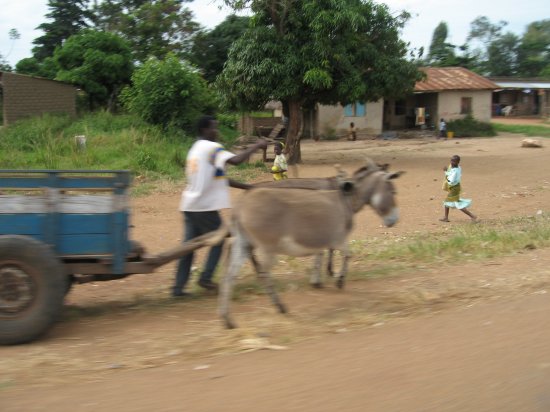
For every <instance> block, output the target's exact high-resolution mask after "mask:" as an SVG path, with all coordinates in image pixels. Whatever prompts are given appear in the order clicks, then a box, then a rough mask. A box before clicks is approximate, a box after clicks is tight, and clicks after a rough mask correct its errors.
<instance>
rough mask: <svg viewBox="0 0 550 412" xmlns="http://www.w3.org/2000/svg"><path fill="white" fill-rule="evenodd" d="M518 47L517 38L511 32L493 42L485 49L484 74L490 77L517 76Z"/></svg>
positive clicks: (518, 40) (518, 41)
mask: <svg viewBox="0 0 550 412" xmlns="http://www.w3.org/2000/svg"><path fill="white" fill-rule="evenodd" d="M519 45H520V39H519V37H518V36H516V35H515V34H514V33H511V32H508V33H506V34H503V35H502V36H500V37H499V38H497V39H495V40H493V41H492V42H491V43H490V44H489V47H487V62H486V63H485V65H484V66H485V69H486V70H485V74H490V75H491V76H515V75H517V72H518V49H519Z"/></svg>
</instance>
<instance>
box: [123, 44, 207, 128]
mask: <svg viewBox="0 0 550 412" xmlns="http://www.w3.org/2000/svg"><path fill="white" fill-rule="evenodd" d="M120 98H121V101H122V103H123V104H124V107H125V108H126V109H127V110H128V111H129V112H131V113H134V114H136V115H138V116H139V117H141V118H142V119H143V120H145V121H147V122H149V123H152V124H158V125H161V126H163V127H164V128H167V127H169V126H175V127H181V128H183V129H184V130H186V131H187V132H189V133H191V132H194V130H193V127H194V126H195V122H196V120H197V119H198V118H199V116H200V115H201V114H203V113H205V112H208V111H211V109H212V106H213V102H214V100H213V95H212V94H211V92H210V90H209V89H208V86H207V84H206V82H205V81H204V79H203V78H202V77H201V76H200V74H199V73H198V72H197V71H196V70H194V69H193V68H192V67H191V66H189V65H188V64H186V63H184V62H181V61H180V60H179V59H178V58H177V57H176V56H175V55H168V57H166V59H165V60H158V59H156V58H151V59H149V60H148V61H147V62H146V63H145V64H144V65H143V66H142V67H140V68H139V69H137V70H136V71H135V72H134V74H133V75H132V86H130V87H126V88H125V89H124V90H123V91H122V93H121V96H120Z"/></svg>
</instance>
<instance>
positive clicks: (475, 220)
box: [471, 216, 479, 223]
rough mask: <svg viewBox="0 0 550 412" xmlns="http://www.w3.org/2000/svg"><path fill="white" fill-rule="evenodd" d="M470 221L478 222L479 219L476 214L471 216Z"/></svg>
mask: <svg viewBox="0 0 550 412" xmlns="http://www.w3.org/2000/svg"><path fill="white" fill-rule="evenodd" d="M471 219H472V223H479V219H478V218H477V216H472V218H471Z"/></svg>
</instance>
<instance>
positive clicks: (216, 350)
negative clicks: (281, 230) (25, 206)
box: [0, 135, 550, 412]
mask: <svg viewBox="0 0 550 412" xmlns="http://www.w3.org/2000/svg"><path fill="white" fill-rule="evenodd" d="M520 141H521V137H520V136H513V135H509V136H502V137H498V138H495V139H449V140H446V141H435V140H434V139H412V140H399V141H379V140H377V141H357V142H319V143H312V142H307V143H305V144H304V147H303V157H304V161H305V165H304V166H302V167H300V169H299V173H300V176H302V177H307V176H330V175H333V174H334V168H333V164H334V163H341V164H342V165H343V166H344V167H345V168H346V169H347V170H353V169H354V168H355V167H357V166H358V165H359V164H360V163H361V162H362V161H363V158H364V156H365V155H368V156H370V157H372V158H374V159H375V160H376V161H379V162H388V163H390V164H391V165H392V170H405V171H406V172H407V173H406V174H405V175H404V176H403V177H402V178H400V179H399V180H398V181H396V186H397V190H398V201H399V204H400V208H401V215H402V219H401V221H400V222H399V224H398V225H397V226H395V227H393V228H391V229H388V228H384V227H382V226H381V222H380V220H379V219H378V217H376V216H375V215H374V214H373V213H372V211H370V210H364V211H362V212H361V213H360V214H359V215H358V216H357V218H356V224H355V228H354V231H353V233H352V239H364V238H366V237H369V239H380V241H393V240H395V241H398V240H399V239H402V238H404V237H406V236H409V235H410V234H416V235H418V234H421V235H425V236H429V235H430V233H434V232H440V231H445V230H452V228H456V227H459V226H460V225H464V224H468V220H467V218H466V217H465V216H462V215H459V214H458V213H454V214H453V213H451V216H450V217H451V223H450V224H443V223H441V222H438V220H437V218H438V217H440V214H441V212H442V210H441V200H442V198H443V192H442V191H441V178H442V171H441V168H442V167H443V166H444V165H445V164H447V163H448V159H449V157H450V156H451V155H453V154H455V153H458V154H460V155H461V156H462V158H463V161H462V165H463V167H464V187H465V193H464V194H465V196H466V197H472V198H473V199H474V203H473V208H472V210H473V211H474V212H475V213H477V214H478V215H479V216H480V217H481V219H482V221H485V222H486V223H487V224H491V222H493V221H497V220H499V219H507V218H510V217H514V216H533V215H536V214H537V212H538V211H539V210H540V211H543V213H548V210H549V208H548V205H549V204H550V177H549V176H548V154H547V149H546V148H543V149H522V148H520ZM545 142H546V140H545ZM265 178H266V179H269V176H268V175H266V177H265ZM235 195H238V194H237V193H235ZM179 197H180V189H179V188H178V187H167V188H166V189H165V190H163V191H160V192H159V193H155V194H154V195H151V196H147V197H140V198H136V199H134V200H133V204H132V212H133V216H132V217H133V218H132V221H133V224H134V226H135V227H134V229H133V233H132V237H133V238H134V239H137V240H139V241H141V242H142V243H144V244H145V246H146V247H147V249H148V250H149V251H151V252H153V253H154V252H156V251H160V250H164V249H168V248H170V247H172V246H173V245H174V244H175V243H177V242H179V240H180V237H181V226H180V225H181V222H180V220H181V217H180V216H179V213H178V211H177V205H178V202H179ZM200 255H201V254H200V253H199V258H200V257H201V256H200ZM549 261H550V250H546V249H544V250H526V251H525V252H524V253H521V254H518V255H513V256H509V257H503V258H499V259H491V260H487V261H482V262H466V263H464V264H461V265H460V266H453V267H445V266H442V267H437V266H427V267H426V266H419V267H418V268H417V269H416V270H414V271H412V272H410V273H409V272H407V273H399V274H398V275H393V276H387V277H383V278H373V279H369V280H361V281H360V280H358V281H351V282H349V283H348V284H347V286H346V289H345V291H343V292H339V291H338V290H336V289H335V288H333V286H332V285H330V286H329V287H327V288H326V289H325V290H322V291H312V290H310V289H309V288H307V286H306V285H305V284H304V282H305V281H304V279H305V276H304V274H303V271H304V267H305V266H307V265H309V259H295V260H293V259H286V258H284V257H281V260H280V261H279V264H278V265H277V270H278V271H279V276H281V277H283V278H284V279H285V281H287V282H288V283H289V285H290V286H289V290H288V291H286V292H285V293H284V295H283V296H282V297H283V299H284V300H285V302H286V303H287V304H288V306H289V308H290V309H291V314H290V315H289V316H286V317H285V316H281V315H279V314H277V313H275V312H274V310H273V308H272V307H271V306H270V304H269V302H268V300H267V298H266V297H265V296H262V295H258V294H242V295H241V296H240V297H239V299H238V301H237V302H236V304H235V307H234V310H235V314H236V319H237V320H238V322H239V323H240V325H241V328H239V329H237V330H236V331H232V332H227V331H225V330H223V329H221V328H220V325H219V323H218V320H217V318H216V315H215V312H216V299H215V298H214V297H208V296H202V297H199V298H197V299H194V300H190V301H185V302H173V301H170V300H169V299H168V291H169V288H170V285H171V283H172V280H173V272H174V265H173V264H171V265H167V266H166V267H164V268H162V269H161V270H159V272H158V273H156V274H154V275H136V276H133V277H130V278H127V279H124V280H121V281H113V282H105V283H92V284H87V285H79V286H76V287H75V288H74V290H73V291H72V292H71V293H70V294H69V296H68V298H67V307H66V310H65V315H64V319H63V321H62V322H60V323H59V324H58V325H56V327H55V328H54V329H53V330H52V332H51V333H50V334H49V335H48V336H47V337H45V338H44V339H42V340H40V341H38V342H35V343H32V344H30V345H22V346H15V347H2V348H0V410H2V412H4V411H16V410H18V411H19V410H21V411H32V410H50V411H64V410H71V411H79V410H82V411H88V410H94V411H110V410H114V409H117V410H120V411H141V410H142V411H152V410H154V411H172V410H174V411H176V410H178V411H179V410H189V411H202V410H205V411H217V410H221V409H223V410H237V408H239V409H240V410H249V409H252V407H254V409H258V410H261V411H262V410H265V411H271V410H275V409H277V410H301V411H308V410H321V411H324V410H327V411H328V410H334V409H340V410H343V411H347V410H358V411H359V410H361V411H369V410H372V411H380V410H383V411H514V412H515V411H539V410H540V411H547V410H550V406H549V399H548V394H550V388H549V387H548V385H549V382H550V379H549V376H548V375H549V371H550V352H549V349H548V347H550V346H549V345H547V342H548V340H549V337H550V336H548V334H550V332H547V331H550V329H549V328H548V321H547V320H546V319H547V318H548V316H546V314H547V313H548V310H549V309H550V302H549V298H548V296H549V295H548V294H547V293H546V292H547V291H550V269H549V267H548V262H549ZM352 268H353V270H361V271H363V272H366V273H368V271H369V269H370V268H369V267H361V268H359V267H357V266H355V267H354V266H353V263H352ZM251 279H252V277H251V274H250V273H246V271H245V273H244V274H243V279H241V281H240V283H241V285H243V286H242V287H243V288H244V289H246V288H248V287H253V286H250V285H253V284H254V281H253V280H251ZM247 282H249V283H248V284H247ZM247 285H248V286H247ZM199 293H200V292H199ZM266 345H267V346H269V345H280V346H285V347H288V350H287V351H259V352H254V353H251V354H239V355H236V353H240V352H242V351H243V350H246V349H250V348H257V347H265V346H266ZM208 365H209V367H206V366H208ZM545 385H546V386H545Z"/></svg>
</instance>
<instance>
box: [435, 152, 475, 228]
mask: <svg viewBox="0 0 550 412" xmlns="http://www.w3.org/2000/svg"><path fill="white" fill-rule="evenodd" d="M459 163H460V156H458V155H454V156H453V157H451V164H450V165H449V166H447V167H444V168H443V171H444V172H445V183H444V184H443V190H446V191H447V192H448V195H447V198H446V199H445V201H444V202H443V205H444V206H445V216H444V217H443V218H441V219H439V220H440V221H442V222H448V221H449V209H450V208H453V209H458V210H460V211H462V212H464V213H465V214H467V215H468V216H470V219H472V222H476V221H477V217H476V216H475V215H474V214H472V213H471V212H470V211H469V210H468V209H467V207H469V206H470V205H471V204H472V201H471V200H470V199H461V198H460V180H461V177H462V168H461V167H460V166H459Z"/></svg>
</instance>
